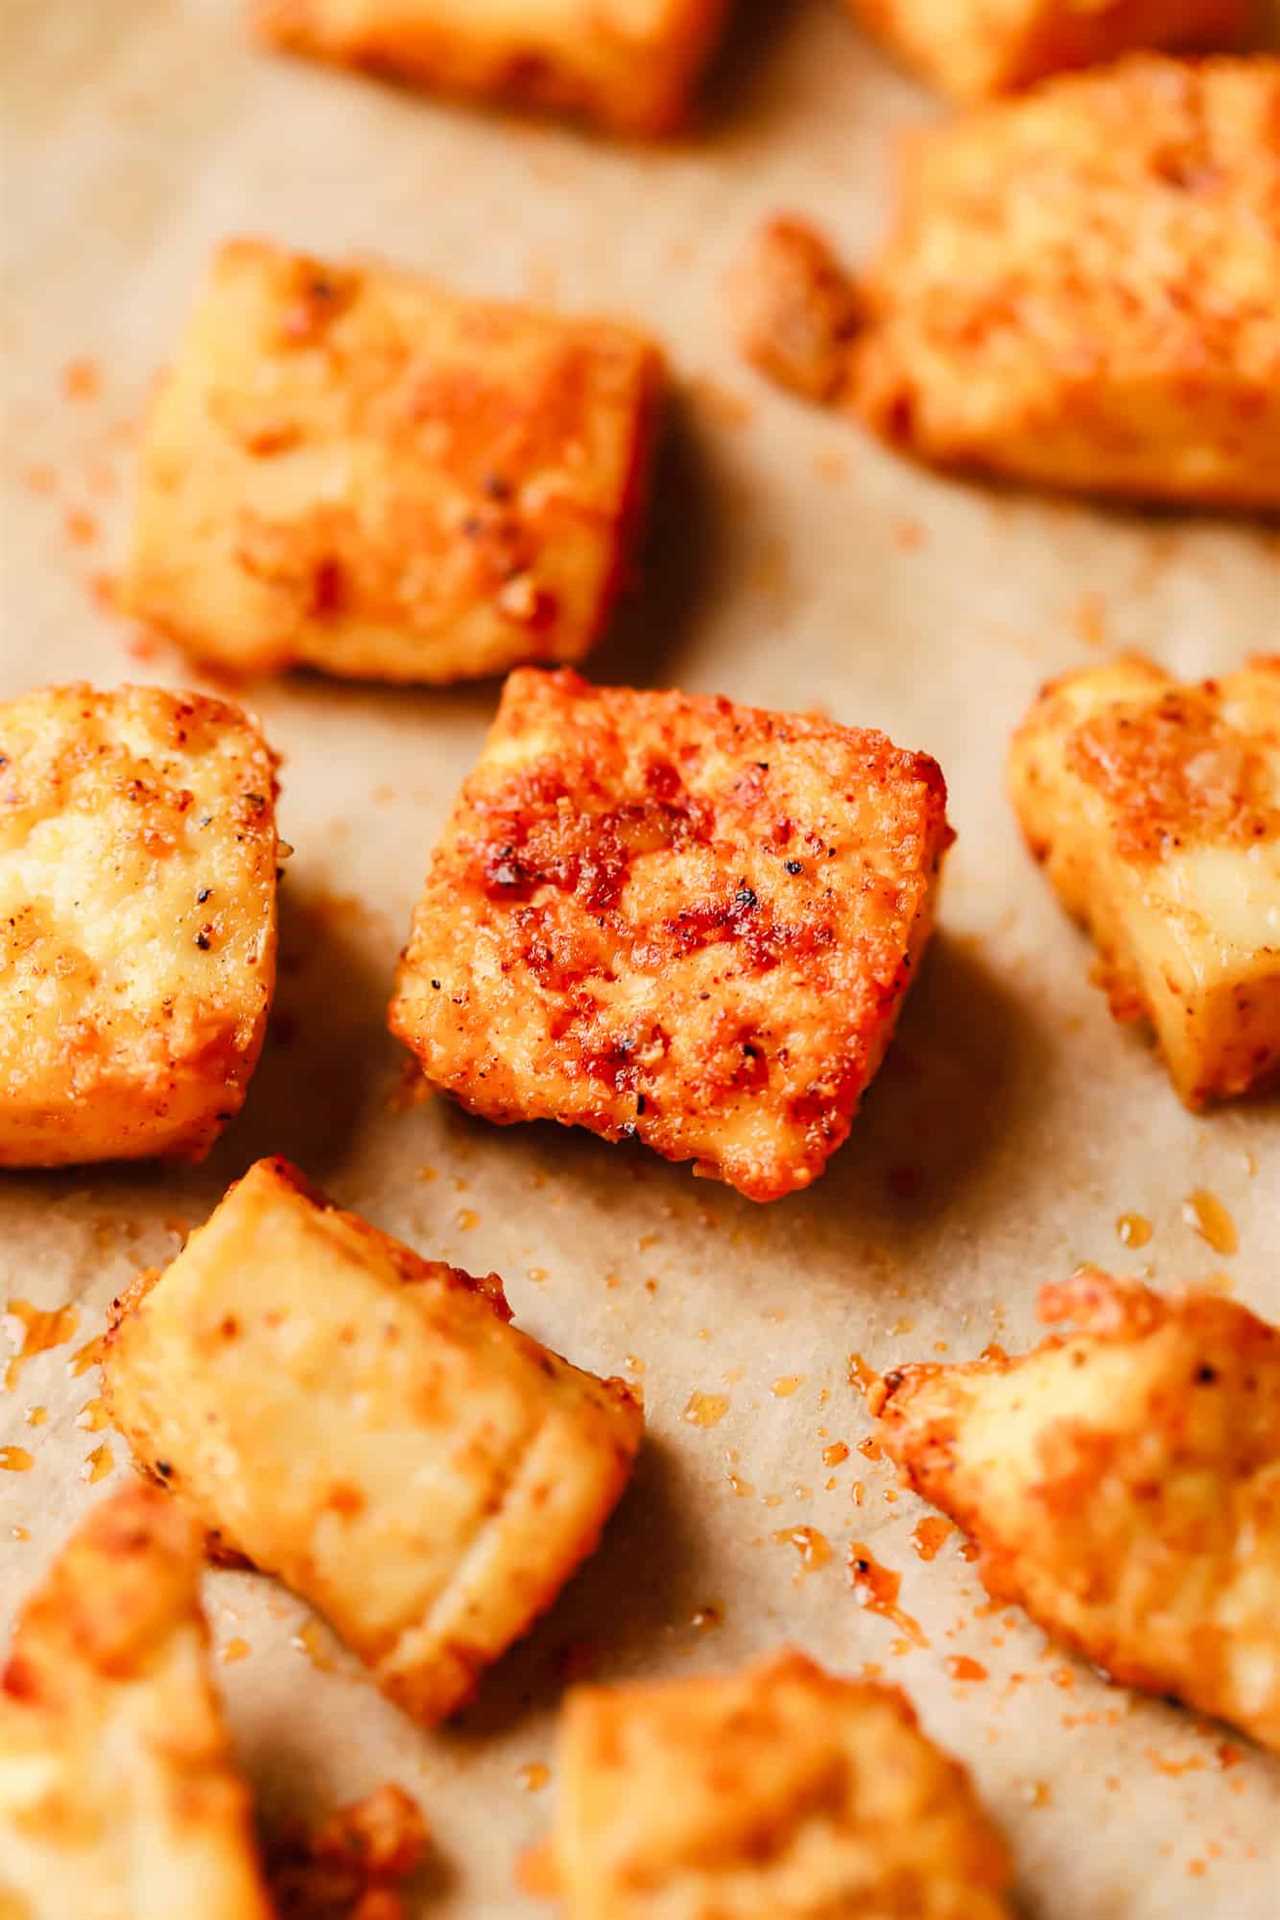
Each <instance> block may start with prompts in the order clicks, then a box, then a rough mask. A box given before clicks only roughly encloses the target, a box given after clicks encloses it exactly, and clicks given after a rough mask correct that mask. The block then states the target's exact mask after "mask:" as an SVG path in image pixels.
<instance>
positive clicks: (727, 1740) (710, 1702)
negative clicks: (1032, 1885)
mask: <svg viewBox="0 0 1280 1920" xmlns="http://www.w3.org/2000/svg"><path fill="white" fill-rule="evenodd" d="M557 1771H558V1776H559V1778H558V1800H557V1808H556V1817H555V1826H554V1830H553V1838H552V1847H551V1855H552V1864H553V1870H554V1875H555V1879H556V1881H557V1883H558V1889H559V1892H560V1894H561V1897H562V1899H563V1901H564V1906H565V1912H566V1914H567V1916H568V1920H647V1916H650V1915H653V1914H655V1913H657V1912H661V1913H662V1914H664V1915H670V1916H671V1920H702V1916H706V1915H710V1914H712V1913H715V1914H720V1913H723V1914H726V1915H727V1914H730V1913H733V1914H744V1915H745V1914H749V1913H750V1914H768V1915H769V1916H770V1920H792V1916H795V1920H800V1916H804V1915H810V1914H814V1913H818V1912H822V1913H833V1914H834V1913H836V1912H840V1913H845V1912H848V1913H855V1912H856V1913H863V1912H865V1913H868V1914H870V1913H876V1914H880V1913H883V1914H886V1915H887V1914H889V1913H894V1914H897V1913H901V1914H907V1913H910V1914H913V1915H921V1916H923V1915H926V1914H927V1915H937V1916H938V1920H942V1916H944V1915H959V1914H961V1913H963V1914H964V1915H965V1920H1007V1916H1008V1913H1009V1908H1008V1907H1007V1905H1006V1902H1005V1898H1004V1894H1005V1890H1006V1888H1007V1887H1008V1884H1009V1879H1010V1872H1009V1860H1008V1855H1007V1852H1006V1849H1005V1846H1004V1843H1003V1841H1002V1840H1001V1839H1000V1837H999V1835H998V1834H997V1833H996V1831H995V1830H994V1828H993V1827H992V1826H991V1824H990V1823H989V1821H988V1820H987V1818H986V1815H985V1814H984V1812H983V1810H982V1808H981V1806H980V1805H979V1803H978V1800H977V1797H976V1795H975V1794H974V1792H973V1789H972V1787H971V1786H970V1784H969V1779H968V1776H967V1775H966V1773H965V1772H964V1770H963V1768H961V1767H960V1766H958V1765H957V1764H956V1763H955V1762H954V1761H952V1760H950V1759H949V1758H948V1757H947V1756H946V1755H945V1754H943V1753H941V1752H940V1751H939V1750H938V1748H937V1747H935V1746H934V1745H933V1744H932V1742H931V1741H929V1740H928V1739H926V1738H925V1736H924V1734H922V1733H921V1732H920V1730H919V1727H918V1726H917V1724H916V1718H915V1715H914V1713H913V1712H912V1710H911V1707H910V1706H909V1705H908V1703H907V1701H906V1700H905V1699H904V1697H903V1696H902V1694H900V1693H899V1692H898V1691H897V1690H896V1689H894V1688H890V1687H880V1686H874V1685H871V1684H868V1683H858V1682H854V1681H849V1680H843V1679H838V1678H836V1677H834V1676H833V1675H831V1674H828V1673H826V1672H824V1671H823V1670H822V1668H820V1667H818V1666H816V1665H814V1663H813V1662H812V1661H810V1660H808V1659H806V1658H804V1656H803V1655H801V1654H798V1653H789V1652H784V1653H780V1654H775V1655H773V1656H772V1657H770V1658H767V1659H764V1660H760V1661H758V1662H756V1663H755V1664H754V1665H752V1666H749V1667H747V1668H745V1669H744V1670H743V1671H741V1672H738V1673H733V1674H723V1675H699V1676H697V1677H691V1678H686V1679H683V1680H667V1681H659V1682H656V1683H653V1682H650V1683H642V1684H638V1685H634V1686H619V1687H580V1688H577V1689H575V1690H574V1691H573V1692H572V1693H571V1694H570V1695H569V1698H568V1700H567V1702H566V1704H565V1709H564V1715H563V1719H562V1724H561V1730H560V1738H559V1765H558V1769H557Z"/></svg>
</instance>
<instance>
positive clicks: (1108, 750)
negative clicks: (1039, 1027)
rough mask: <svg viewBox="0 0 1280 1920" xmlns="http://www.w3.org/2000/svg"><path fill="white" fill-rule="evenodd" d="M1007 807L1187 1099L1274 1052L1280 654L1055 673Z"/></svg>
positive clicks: (1014, 770) (1279, 961)
mask: <svg viewBox="0 0 1280 1920" xmlns="http://www.w3.org/2000/svg"><path fill="white" fill-rule="evenodd" d="M1010 785H1011V791H1012V795H1013V804H1014V807H1015V809H1016V810H1017V814H1018V818H1019V820H1020V822H1021V824H1022V829H1023V832H1024V833H1025V834H1026V837H1027V840H1028V843H1029V845H1030V847H1031V849H1032V852H1033V853H1034V854H1035V855H1036V857H1037V858H1038V859H1040V860H1043V861H1044V863H1045V870H1046V872H1047V873H1048V876H1049V878H1050V880H1051V881H1052V883H1053V885H1054V887H1055V888H1056V890H1057V892H1058V895H1059V897H1060V899H1061V900H1062V903H1063V905H1064V906H1065V907H1066V908H1067V911H1068V912H1069V913H1072V914H1074V915H1075V916H1076V918H1077V919H1079V920H1081V921H1083V922H1084V923H1085V924H1086V925H1087V926H1088V927H1089V928H1090V929H1091V930H1092V933H1093V936H1094V939H1095V940H1096V941H1097V944H1098V949H1099V952H1100V955H1101V960H1100V966H1099V975H1100V979H1101V983H1102V984H1103V985H1104V986H1105V987H1106V989H1107V992H1108V994H1109V996H1110V999H1111V1006H1112V1010H1113V1012H1114V1013H1115V1014H1116V1017H1117V1018H1118V1019H1121V1020H1128V1019H1136V1018H1138V1017H1139V1016H1141V1015H1144V1014H1145V1015H1146V1016H1147V1017H1148V1018H1149V1019H1150V1020H1151V1022H1152V1024H1153V1025H1154V1027H1155V1031H1156V1036H1157V1038H1158V1040H1159V1042H1160V1046H1161V1048H1162V1049H1163V1052H1164V1055H1165V1058H1166V1060H1167V1061H1168V1064H1169V1071H1170V1073H1171V1075H1172V1076H1173V1082H1174V1085H1175V1086H1176V1088H1177V1090H1178V1092H1179V1093H1180V1094H1181V1096H1182V1098H1183V1099H1184V1100H1185V1101H1186V1102H1187V1104H1188V1105H1189V1106H1192V1107H1198V1106H1200V1105H1202V1104H1203V1103H1204V1102H1205V1101H1207V1100H1210V1099H1228V1098H1230V1097H1231V1096H1232V1095H1235V1094H1241V1093H1245V1092H1247V1091H1248V1090H1249V1089H1250V1088H1252V1087H1255V1086H1258V1085H1260V1084H1261V1083H1262V1082H1263V1081H1264V1080H1266V1079H1268V1078H1270V1077H1271V1076H1273V1075H1274V1074H1275V1072H1276V1069H1277V1067H1280V655H1276V656H1275V657H1273V658H1270V659H1265V658H1263V659H1256V660H1254V661H1253V662H1252V663H1251V664H1250V665H1249V666H1247V667H1245V668H1243V669H1241V671H1240V672H1238V673H1233V674H1228V675H1225V676H1224V677H1223V678H1222V679H1221V680H1208V681H1205V682H1204V683H1203V684H1202V685H1200V686H1182V685H1179V683H1178V682H1177V681H1175V680H1173V679H1171V678H1170V676H1169V675H1168V674H1166V673H1163V672H1161V671H1160V669H1159V668H1158V667H1155V666H1153V665H1152V664H1151V662H1150V661H1147V660H1142V659H1136V658H1131V659H1118V660H1115V661H1113V662H1110V663H1108V664H1107V665H1106V666H1103V667H1094V668H1089V669H1085V670H1082V671H1080V672H1077V673H1070V674H1065V675H1064V676H1063V677H1062V678H1061V679H1060V680H1055V681H1052V682H1050V684H1049V685H1048V686H1047V687H1046V688H1045V690H1044V692H1043V693H1042V694H1041V696H1040V698H1039V699H1038V700H1037V701H1036V703H1035V705H1034V706H1033V707H1032V709H1031V712H1030V714H1029V715H1028V716H1027V718H1026V720H1025V721H1024V722H1023V724H1022V726H1021V727H1020V728H1019V730H1018V732H1017V734H1016V735H1015V736H1014V742H1013V749H1012V754H1011V758H1010Z"/></svg>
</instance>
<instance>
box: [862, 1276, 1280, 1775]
mask: <svg viewBox="0 0 1280 1920" xmlns="http://www.w3.org/2000/svg"><path fill="white" fill-rule="evenodd" d="M1040 1311H1041V1315H1042V1317H1043V1318H1045V1319H1046V1320H1050V1321H1059V1320H1068V1319H1069V1320H1075V1321H1078V1322H1079V1323H1080V1324H1081V1326H1082V1327H1083V1329H1084V1331H1083V1332H1081V1333H1075V1334H1070V1335H1068V1336H1066V1337H1062V1336H1057V1335H1055V1336H1053V1337H1052V1338H1050V1339H1048V1340H1046V1341H1045V1342H1044V1343H1043V1345H1041V1346H1040V1347H1038V1348H1036V1349H1035V1351H1034V1352H1032V1353H1029V1354H1027V1355H1025V1356H1023V1357H1021V1358H1018V1359H1013V1360H1009V1359H1003V1358H1001V1359H991V1360H979V1361H974V1362H972V1363H971V1364H969V1365H966V1366H937V1365H924V1366H913V1367H903V1368H899V1369H897V1370H895V1371H894V1372H893V1373H890V1374H887V1375H886V1376H885V1379H884V1381H883V1383H882V1385H881V1387H880V1389H879V1394H878V1407H879V1411H880V1431H881V1435H882V1438H883V1440H884V1444H885V1446H886V1447H887V1449H888V1450H889V1452H890V1453H891V1454H892V1455H893V1457H894V1458H895V1459H896V1460H897V1461H898V1462H899V1464H900V1465H901V1466H902V1467H903V1468H904V1469H905V1471H906V1476H907V1478H908V1480H909V1481H910V1482H911V1484H912V1486H913V1487H915V1489H916V1491H917V1492H918V1493H919V1494H921V1495H922V1496H923V1497H924V1498H925V1499H926V1500H929V1501H931V1502H932V1503H933V1505H934V1506H937V1507H941V1508H942V1510H943V1512H944V1513H948V1514H950V1515H951V1517H952V1519H954V1520H956V1521H957V1522H958V1523H959V1524H960V1525H961V1526H962V1527H964V1528H966V1529H967V1530H968V1532H969V1533H970V1534H971V1535H972V1537H973V1539H974V1540H975V1541H976V1542H977V1545H978V1547H979V1549H980V1552H981V1559H980V1562H979V1570H980V1572H981V1574H982V1578H983V1580H984V1581H985V1583H986V1585H987V1587H988V1589H989V1590H990V1592H991V1593H992V1595H993V1596H994V1597H995V1598H996V1599H997V1600H1000V1601H1007V1600H1014V1601H1017V1602H1018V1603H1020V1604H1021V1605H1022V1606H1024V1607H1025V1608H1026V1610H1027V1612H1028V1613H1029V1614H1031V1616H1032V1618H1033V1619H1035V1620H1036V1621H1038V1622H1039V1624H1040V1625H1041V1626H1042V1627H1043V1628H1044V1629H1045V1630H1046V1632H1048V1633H1051V1634H1053V1635H1055V1636H1056V1637H1057V1638H1058V1639H1060V1640H1063V1641H1065V1642H1066V1643H1067V1644H1068V1645H1069V1646H1071V1647H1073V1648H1075V1649H1076V1651H1077V1652H1079V1653H1081V1654H1083V1655H1084V1656H1085V1658H1086V1659H1088V1660H1091V1661H1093V1662H1094V1664H1095V1665H1097V1666H1100V1667H1103V1668H1105V1669H1106V1670H1107V1672H1109V1673H1110V1674H1111V1675H1112V1676H1113V1677H1114V1678H1115V1679H1117V1680H1121V1681H1123V1682H1125V1683H1126V1684H1127V1685H1129V1686H1133V1687H1143V1688H1146V1689H1148V1690H1149V1691H1151V1692H1153V1693H1159V1694H1174V1695H1177V1696H1178V1697H1179V1698H1180V1699H1182V1700H1185V1701H1187V1702H1188V1704H1189V1705H1191V1706H1193V1707H1197V1708H1199V1709H1200V1711H1201V1712H1202V1713H1212V1714H1217V1715H1220V1716H1221V1718H1222V1719H1224V1720H1230V1721H1233V1722H1234V1723H1235V1724H1236V1725H1237V1726H1239V1727H1242V1728H1243V1729H1244V1731H1245V1732H1246V1733H1249V1734H1251V1735H1252V1736H1253V1738H1254V1739H1255V1740H1259V1741H1261V1742H1262V1743H1263V1745H1265V1746H1270V1747H1273V1748H1276V1749H1277V1750H1280V1330H1278V1329H1277V1328H1275V1327H1272V1326H1268V1325H1267V1323H1266V1322H1265V1321H1262V1320H1259V1319H1257V1318H1256V1316H1255V1315H1253V1314H1252V1313H1250V1312H1248V1311H1247V1309H1246V1308H1244V1307H1242V1306H1239V1305H1237V1303H1236V1302H1235V1301H1232V1300H1227V1299H1224V1298H1222V1297H1221V1296H1219V1295H1212V1294H1202V1295H1197V1294H1188V1295H1186V1296H1185V1297H1183V1298H1181V1299H1173V1300H1164V1299H1161V1298H1160V1297H1159V1296H1158V1295H1156V1294H1153V1293H1151V1292H1149V1291H1148V1290H1147V1289H1146V1288H1145V1287H1142V1286H1139V1285H1138V1284H1137V1283H1136V1282H1132V1283H1124V1282H1119V1281H1115V1280H1112V1279H1109V1278H1108V1277H1107V1276H1106V1275H1105V1274H1100V1273H1097V1272H1096V1271H1094V1270H1091V1269H1085V1270H1083V1271H1082V1272H1081V1273H1079V1274H1078V1275H1076V1277H1075V1278H1074V1279H1073V1280H1072V1281H1070V1282H1068V1283H1067V1284H1066V1285H1064V1286H1053V1287H1046V1288H1044V1289H1043V1290H1042V1292H1041V1295H1040Z"/></svg>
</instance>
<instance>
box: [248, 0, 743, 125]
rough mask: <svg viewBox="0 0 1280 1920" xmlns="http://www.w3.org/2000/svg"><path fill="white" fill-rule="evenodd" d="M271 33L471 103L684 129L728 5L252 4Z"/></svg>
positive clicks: (586, 1)
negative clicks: (494, 103)
mask: <svg viewBox="0 0 1280 1920" xmlns="http://www.w3.org/2000/svg"><path fill="white" fill-rule="evenodd" d="M251 11H252V14H253V17H254V20H255V24H256V26H257V29H258V32H259V33H260V34H261V35H262V37H263V38H264V39H266V40H268V41H270V42H272V43H273V44H274V45H276V46H278V47H283V48H285V49H287V50H289V51H290V52H294V53H304V54H312V55H315V56H317V57H318V58H320V59H323V60H336V61H339V62H341V63H342V64H343V65H345V66H354V67H363V68H365V69H368V70H372V71H374V72H381V73H385V74H389V75H392V76H394V77H396V78H398V79H401V80H406V81H409V82H410V83H411V84H414V85H418V86H422V87H427V88H431V89H435V90H438V91H440V92H443V93H451V94H458V95H461V96H463V97H469V98H472V99H482V100H494V101H499V102H508V103H511V104H514V105H517V106H522V107H534V108H537V109H539V110H543V111H550V112H552V113H560V114H568V115H571V116H573V117H575V118H580V119H585V120H591V121H594V122H596V123H597V125H599V126H601V127H603V128H604V129H606V131H608V132H610V133H616V134H622V135H626V136H635V135H639V136H641V137H650V136H655V135H660V134H667V133H673V132H675V131H676V130H677V129H678V128H680V127H681V126H683V125H684V124H685V122H686V121H687V119H688V118H689V115H690V110H691V107H692V100H693V94H694V90H695V87H696V84H697V81H698V79H699V76H700V74H701V72H702V70H703V68H704V67H705V65H706V63H707V61H708V59H709V58H710V56H711V53H712V50H713V49H714V47H715V45H716V42H717V40H718V39H719V37H720V33H721V29H722V27H723V24H724V21H725V18H726V16H727V13H728V0H251Z"/></svg>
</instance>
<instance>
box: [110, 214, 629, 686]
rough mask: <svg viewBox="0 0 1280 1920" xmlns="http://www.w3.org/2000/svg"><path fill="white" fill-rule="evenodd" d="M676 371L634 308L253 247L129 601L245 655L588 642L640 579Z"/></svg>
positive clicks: (473, 660)
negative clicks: (531, 303)
mask: <svg viewBox="0 0 1280 1920" xmlns="http://www.w3.org/2000/svg"><path fill="white" fill-rule="evenodd" d="M659 375H660V359H659V356H658V354H657V352H656V350H655V349H654V348H653V347H652V346H651V345H650V344H649V343H648V342H647V341H646V340H643V339H642V338H641V337H640V336H639V335H638V334H635V333H632V332H629V331H628V330H627V329H625V328H623V327H618V326H612V325H609V324H607V323H605V322H602V321H592V320H565V319H560V318H557V317H555V316H553V315H550V314H542V313H535V312H533V311H531V310H530V309H528V308H524V307H517V306H504V305H499V304H497V303H496V302H487V301H480V300H467V299H460V298H458V297H457V296H455V295H453V294H449V293H446V292H444V291H443V289H441V288H439V287H436V286H434V285H433V284H432V283H431V282H429V281H426V280H421V279H418V278H416V277H413V276H410V275H408V274H402V273H396V272H393V271H391V270H390V269H388V268H374V267H369V268H359V269H357V268H354V267H350V268H346V267H344V268H336V267H329V266H324V265H322V264H320V263H319V262H318V261H315V260H310V259H306V258H304V257H302V256H300V255H297V254H290V253H286V252H284V251H282V250H280V249H278V248H275V247H270V246H266V245H258V244H256V243H253V242H249V241H233V242H231V243H230V244H228V245H227V246H224V247H223V248H222V250H221V252H220V253H219V254H218V256H217V259H216V261H215V263H214V267H213V272H212V276H211V278H210V280H209V283H208V285H207V287H206V289H205V292H204V296H203V298H202V299H201V301H200V302H199V304H198V306H197V308H196V311H195V314H194V315H193V317H192V320H191V323H190V326H189V328H188V331H187V335H186V338H185V340H184V341H183V343H182V345H181V347H180V350H179V353H178V358H177V361H176V363H175V365H174V367H173V368H172V370H171V371H170V373H169V374H168V376H167V377H166V378H165V379H164V381H163V382H162V383H161V386H160V388H159V391H158V393H157V395H156V398H155V400H154V402H153V405H152V408H151V413H150V417H149V421H148V425H147V430H146V436H145V440H144V443H143V448H142V458H141V471H140V481H139V493H138V504H137V513H136V519H135V525H134V534H133V547H132V553H131V557H130V562H129V567H128V573H127V577H126V581H125V589H124V596H123V598H124V604H125V606H126V608H127V610H128V611H130V612H131V613H133V614H134V615H136V616H137V617H138V618H139V619H141V620H144V621H146V622H148V623H149V624H150V625H152V626H154V627H157V628H159V629H160V630H162V631H163V632H164V633H166V634H168V635H169V636H170V638H172V639H174V640H176V641H178V642H179V643H180V644H181V645H182V646H184V647H187V648H189V649H190V650H191V652H193V653H195V654H197V655H199V656H200V657H202V658H204V659H207V660H212V661H215V662H218V663H220V664H222V665H223V666H225V667H229V668H231V669H233V670H235V671H238V672H245V673H261V672H267V671H271V670H274V669H277V668H283V667H287V666H291V665H294V664H302V665H306V666H310V667H317V668H320V669H322V670H323V671H324V672H326V673H333V674H341V675H348V676H350V677H352V678H355V679H370V680H392V681H449V680H465V679H471V678H476V677H479V676H483V675H485V674H493V673H500V672H503V671H504V670H505V669H506V668H507V667H509V666H511V665H512V664H513V663H514V662H516V661H521V660H548V661H558V660H578V659H580V658H581V657H582V655H583V654H585V653H586V652H587V651H588V649H589V648H590V647H591V645H592V643H593V642H594V641H595V640H596V638H597V636H598V635H599V633H600V632H601V630H602V628H603V627H604V625H605V623H606V621H607V618H608V615H609V612H610V609H611V607H612V604H613V601H614V598H615V596H616V593H617V590H618V588H619V585H620V584H621V582H622V580H623V577H624V575H625V572H626V566H627V558H628V554H629V551H630V544H631V536H632V533H633V531H634V528H635V524H636V521H637V518H638V511H639V508H640V504H641V501H642V498H643V494H644V487H645V478H646V474H647V471H648V466H649V455H650V448H651V442H652V438H653V425H654V417H655V412H656V399H657V393H658V387H659Z"/></svg>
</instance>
